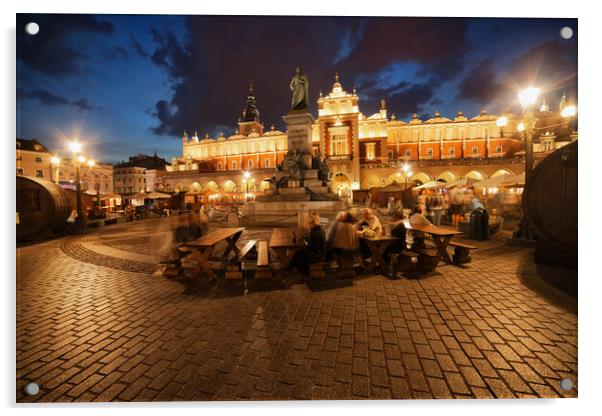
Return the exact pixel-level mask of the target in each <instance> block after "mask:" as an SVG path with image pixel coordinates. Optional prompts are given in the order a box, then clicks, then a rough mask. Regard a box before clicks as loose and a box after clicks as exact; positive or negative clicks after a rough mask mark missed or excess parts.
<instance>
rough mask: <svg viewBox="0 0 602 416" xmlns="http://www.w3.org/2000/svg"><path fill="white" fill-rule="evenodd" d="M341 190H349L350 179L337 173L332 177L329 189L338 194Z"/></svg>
mask: <svg viewBox="0 0 602 416" xmlns="http://www.w3.org/2000/svg"><path fill="white" fill-rule="evenodd" d="M343 188H346V189H350V188H351V179H349V177H348V176H347V175H345V174H344V173H343V172H337V173H335V174H334V175H332V179H331V180H330V189H332V190H333V191H334V192H339V191H340V190H341V189H343Z"/></svg>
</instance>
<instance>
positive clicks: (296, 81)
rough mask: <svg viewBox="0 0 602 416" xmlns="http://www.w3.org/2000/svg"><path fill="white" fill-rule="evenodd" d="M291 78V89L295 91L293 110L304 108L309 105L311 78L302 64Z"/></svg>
mask: <svg viewBox="0 0 602 416" xmlns="http://www.w3.org/2000/svg"><path fill="white" fill-rule="evenodd" d="M296 72H297V73H296V74H295V76H294V77H293V79H291V83H290V89H291V91H292V92H293V100H292V104H291V109H292V110H303V109H306V108H308V107H309V80H308V79H307V75H305V74H304V73H303V70H302V69H301V67H300V66H298V67H297V71H296Z"/></svg>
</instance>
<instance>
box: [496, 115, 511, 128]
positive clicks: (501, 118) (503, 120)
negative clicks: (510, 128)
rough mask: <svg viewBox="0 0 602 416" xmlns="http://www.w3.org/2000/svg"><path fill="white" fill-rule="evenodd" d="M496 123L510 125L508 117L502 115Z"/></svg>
mask: <svg viewBox="0 0 602 416" xmlns="http://www.w3.org/2000/svg"><path fill="white" fill-rule="evenodd" d="M495 125H496V126H498V127H506V126H507V125H508V117H506V116H502V117H500V118H498V119H497V120H496V121H495Z"/></svg>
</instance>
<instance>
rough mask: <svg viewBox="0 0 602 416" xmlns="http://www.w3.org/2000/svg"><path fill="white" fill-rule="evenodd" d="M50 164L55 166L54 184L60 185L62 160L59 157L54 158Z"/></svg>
mask: <svg viewBox="0 0 602 416" xmlns="http://www.w3.org/2000/svg"><path fill="white" fill-rule="evenodd" d="M50 163H52V165H53V166H54V183H56V184H57V185H58V184H59V165H60V164H61V158H60V157H58V156H52V157H51V158H50Z"/></svg>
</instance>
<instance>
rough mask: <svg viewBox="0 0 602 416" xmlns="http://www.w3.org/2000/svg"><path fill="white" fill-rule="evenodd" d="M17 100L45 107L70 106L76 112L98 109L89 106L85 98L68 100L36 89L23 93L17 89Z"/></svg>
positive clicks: (23, 91) (97, 108)
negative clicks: (35, 101) (36, 103)
mask: <svg viewBox="0 0 602 416" xmlns="http://www.w3.org/2000/svg"><path fill="white" fill-rule="evenodd" d="M17 99H18V100H23V99H33V100H38V101H39V102H40V103H41V104H44V105H47V106H59V105H70V106H73V107H75V108H76V109H78V110H99V109H100V107H97V106H94V105H92V104H90V102H89V101H88V99H86V98H77V99H75V100H70V99H69V98H66V97H62V96H60V95H56V94H53V93H51V92H49V91H47V90H45V89H42V88H37V89H34V90H31V91H25V90H23V89H21V88H17Z"/></svg>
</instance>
